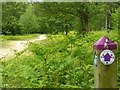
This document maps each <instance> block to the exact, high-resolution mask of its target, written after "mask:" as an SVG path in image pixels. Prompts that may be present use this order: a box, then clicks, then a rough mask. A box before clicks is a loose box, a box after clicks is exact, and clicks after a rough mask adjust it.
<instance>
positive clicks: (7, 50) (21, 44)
mask: <svg viewBox="0 0 120 90" xmlns="http://www.w3.org/2000/svg"><path fill="white" fill-rule="evenodd" d="M46 38H47V37H46V35H39V38H38V39H32V40H27V41H9V42H8V43H7V46H3V45H2V47H0V59H3V58H6V57H7V59H8V58H10V57H11V56H14V55H15V53H16V52H20V51H23V50H25V49H26V48H27V47H28V46H27V43H29V42H35V41H39V40H44V39H46Z"/></svg>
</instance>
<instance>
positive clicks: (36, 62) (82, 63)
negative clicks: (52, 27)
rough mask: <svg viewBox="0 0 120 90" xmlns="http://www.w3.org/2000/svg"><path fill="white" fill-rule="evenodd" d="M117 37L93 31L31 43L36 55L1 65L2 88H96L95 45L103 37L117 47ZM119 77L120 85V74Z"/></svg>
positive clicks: (30, 46) (21, 56)
mask: <svg viewBox="0 0 120 90" xmlns="http://www.w3.org/2000/svg"><path fill="white" fill-rule="evenodd" d="M117 33H118V32H116V31H111V32H110V33H109V34H104V32H103V31H94V32H89V33H87V34H85V35H74V34H71V35H68V36H65V35H48V39H47V40H44V41H40V42H36V43H29V48H28V50H29V51H30V52H32V53H33V55H27V54H25V53H24V54H22V55H19V57H17V58H14V59H12V60H10V61H7V62H2V63H3V87H4V88H23V87H24V88H84V89H88V88H94V85H93V84H94V79H93V78H94V73H93V44H94V43H95V42H96V41H97V40H98V39H100V38H101V37H102V36H104V35H106V36H107V37H109V38H110V39H111V40H113V41H114V42H116V43H118V34H117ZM119 66H120V65H119ZM119 69H120V67H119ZM118 72H119V73H120V71H118ZM118 76H119V78H118V82H120V74H118ZM118 85H119V86H120V83H118Z"/></svg>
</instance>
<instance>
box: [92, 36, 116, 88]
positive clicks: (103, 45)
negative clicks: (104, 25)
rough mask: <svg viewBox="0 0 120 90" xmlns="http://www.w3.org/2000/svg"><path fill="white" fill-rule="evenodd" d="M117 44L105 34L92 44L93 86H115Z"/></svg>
mask: <svg viewBox="0 0 120 90" xmlns="http://www.w3.org/2000/svg"><path fill="white" fill-rule="evenodd" d="M116 53H117V45H116V44H115V43H114V42H113V41H111V40H110V39H109V38H107V37H106V36H104V37H102V38H101V39H100V40H98V41H97V42H96V43H95V44H94V86H95V88H117V59H116Z"/></svg>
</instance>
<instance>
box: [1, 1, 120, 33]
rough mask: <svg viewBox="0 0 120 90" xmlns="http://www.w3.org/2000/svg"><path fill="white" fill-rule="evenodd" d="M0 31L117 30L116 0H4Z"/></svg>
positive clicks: (67, 31) (79, 31)
mask: <svg viewBox="0 0 120 90" xmlns="http://www.w3.org/2000/svg"><path fill="white" fill-rule="evenodd" d="M2 6H3V7H2V23H3V25H2V33H3V34H6V35H9V34H11V35H16V34H30V33H53V34H57V33H58V32H63V33H64V32H66V35H67V34H68V33H69V31H71V30H76V31H77V32H78V33H81V32H82V31H95V30H102V29H103V28H105V29H114V30H117V27H118V3H117V2H114V3H109V2H106V3H105V2H104V3H100V2H91V3H89V2H88V3H85V2H66V3H64V2H37V3H24V2H14V3H13V2H6V3H3V5H2Z"/></svg>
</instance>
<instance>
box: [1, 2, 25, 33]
mask: <svg viewBox="0 0 120 90" xmlns="http://www.w3.org/2000/svg"><path fill="white" fill-rule="evenodd" d="M24 12H25V4H24V3H23V2H3V3H2V33H3V34H13V35H15V34H20V25H19V22H18V20H19V18H20V16H21V15H22V14H23V13H24Z"/></svg>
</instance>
